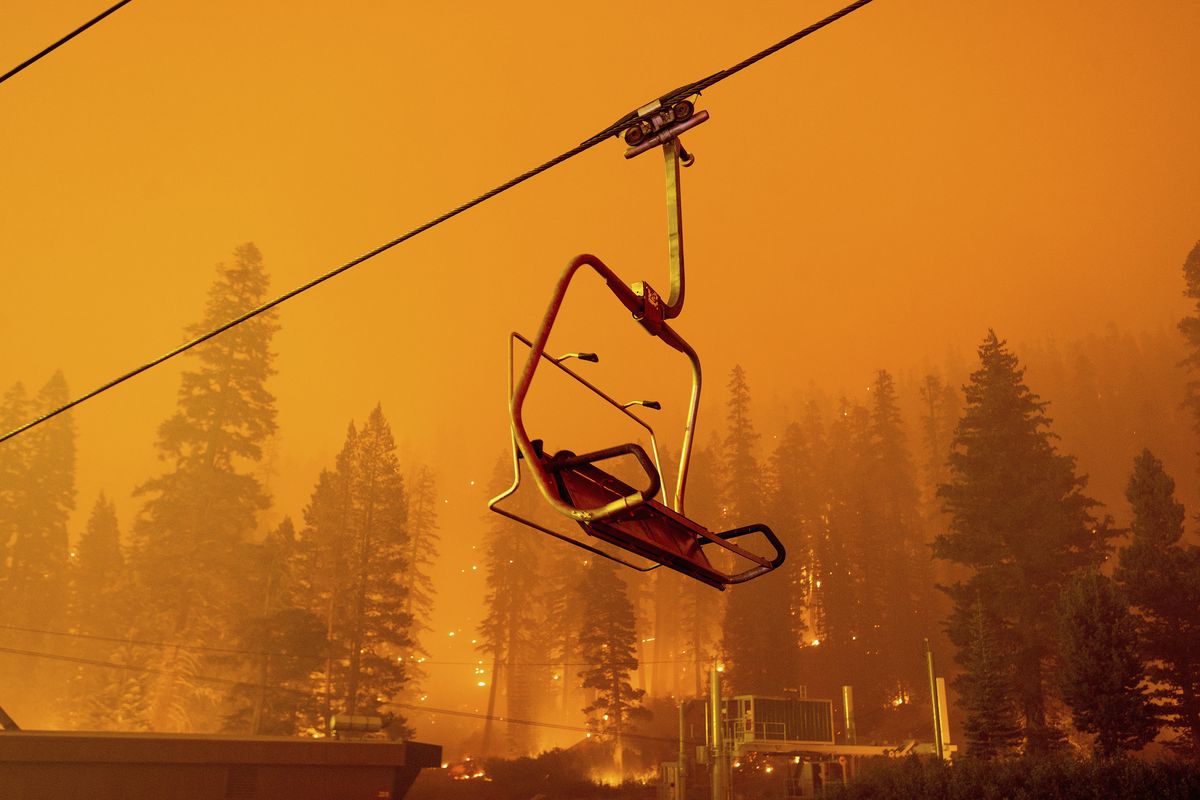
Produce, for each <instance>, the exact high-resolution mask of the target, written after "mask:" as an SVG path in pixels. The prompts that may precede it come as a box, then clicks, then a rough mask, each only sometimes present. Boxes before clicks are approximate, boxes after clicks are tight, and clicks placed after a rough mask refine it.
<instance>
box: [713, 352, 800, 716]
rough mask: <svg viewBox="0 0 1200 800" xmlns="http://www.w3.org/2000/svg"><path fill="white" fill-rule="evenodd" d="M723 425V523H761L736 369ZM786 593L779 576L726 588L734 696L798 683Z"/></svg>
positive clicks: (758, 472) (745, 387)
mask: <svg viewBox="0 0 1200 800" xmlns="http://www.w3.org/2000/svg"><path fill="white" fill-rule="evenodd" d="M726 424H727V430H726V435H725V448H724V449H725V457H726V462H725V479H726V484H725V490H724V492H723V493H722V499H723V500H724V510H725V523H726V525H731V524H734V525H746V524H750V523H751V522H755V521H759V520H761V519H762V514H763V506H764V500H765V496H764V494H765V493H764V491H763V487H764V484H765V483H766V481H765V480H764V477H765V476H764V474H763V471H762V469H761V468H760V466H759V462H758V458H757V457H756V456H755V453H754V448H755V443H756V442H757V441H758V438H759V437H758V433H757V432H756V431H755V429H754V423H753V420H752V417H751V414H750V387H749V384H748V382H747V380H746V373H745V371H744V370H743V369H742V368H741V367H740V366H735V367H734V368H733V371H732V373H731V374H730V378H729V410H728V414H727V416H726ZM784 535H785V536H787V537H788V538H792V537H791V534H790V533H787V534H784ZM788 589H789V587H788V580H787V577H786V576H781V575H778V574H776V575H772V576H768V577H766V578H760V579H759V580H756V581H752V582H750V583H745V584H739V585H737V586H733V587H730V589H729V591H728V600H727V602H726V606H725V623H724V636H723V647H724V650H725V653H726V657H727V659H728V667H727V672H728V674H727V680H728V681H729V685H730V686H731V687H733V690H734V691H735V692H738V693H750V692H753V693H757V694H778V693H780V692H782V691H783V689H784V688H785V687H789V686H795V685H796V683H797V682H798V681H797V675H798V673H799V667H798V664H797V659H798V655H799V652H798V642H797V630H796V619H795V618H794V617H793V615H792V610H793V606H792V602H791V600H790V597H789V590H788Z"/></svg>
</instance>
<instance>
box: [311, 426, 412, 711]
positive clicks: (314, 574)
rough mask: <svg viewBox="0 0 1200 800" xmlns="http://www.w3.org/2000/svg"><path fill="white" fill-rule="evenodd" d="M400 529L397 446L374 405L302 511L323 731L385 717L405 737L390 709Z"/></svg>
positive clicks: (401, 631)
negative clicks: (349, 719)
mask: <svg viewBox="0 0 1200 800" xmlns="http://www.w3.org/2000/svg"><path fill="white" fill-rule="evenodd" d="M407 520H408V497H407V493H406V492H405V487H404V479H403V477H402V476H401V474H400V465H399V461H398V459H397V457H396V443H395V440H394V438H393V437H392V430H391V426H390V425H389V424H388V421H387V419H386V417H384V414H383V409H382V408H381V407H380V406H378V405H377V406H375V408H374V409H373V410H372V411H371V413H370V415H369V416H368V417H367V421H366V422H365V423H364V424H363V426H362V430H361V431H359V430H357V429H356V428H355V426H354V424H353V423H351V425H350V426H349V429H348V430H347V433H346V442H345V444H344V445H343V447H342V451H341V453H339V454H338V457H337V461H336V467H335V469H334V470H333V471H332V472H330V471H328V470H326V471H324V472H323V473H322V474H321V477H320V479H319V480H318V482H317V486H316V489H315V490H314V492H313V496H312V499H311V500H310V502H309V506H308V508H307V509H306V510H305V523H306V526H305V529H304V531H303V534H302V537H301V542H302V547H303V549H304V559H303V576H302V581H303V584H304V585H305V586H307V587H309V591H308V597H309V605H308V609H309V610H310V611H311V612H312V613H313V614H314V615H315V616H316V617H318V618H320V619H323V620H324V623H325V630H326V640H327V642H326V648H327V652H328V655H327V659H326V667H325V675H324V676H323V677H324V687H323V689H322V690H320V692H321V694H322V695H323V697H322V699H323V702H324V705H325V707H326V718H327V719H326V723H327V724H328V718H329V717H330V716H332V715H334V714H340V713H345V714H350V715H354V714H367V715H373V716H385V715H386V716H387V717H389V718H391V719H393V720H394V721H393V722H392V723H391V730H393V731H394V732H396V733H397V734H403V733H405V732H406V729H405V724H404V718H403V716H401V715H399V714H397V713H396V712H395V706H392V705H391V704H392V702H393V701H394V700H395V699H396V697H397V696H398V695H399V693H400V692H401V691H402V690H403V688H404V684H405V681H406V680H407V673H406V668H405V665H404V662H403V656H404V654H405V653H406V652H408V651H409V648H411V645H412V642H411V640H410V638H409V629H410V626H411V624H412V619H411V618H410V617H409V615H408V614H407V612H406V611H405V607H406V602H407V594H408V590H407V581H406V573H407V569H408V564H407V562H406V560H405V551H406V548H407V545H408V533H407V528H406V525H407Z"/></svg>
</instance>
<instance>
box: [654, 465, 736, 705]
mask: <svg viewBox="0 0 1200 800" xmlns="http://www.w3.org/2000/svg"><path fill="white" fill-rule="evenodd" d="M688 475H689V477H688V487H687V508H686V509H685V510H686V511H687V514H688V516H689V517H690V518H691V519H694V520H696V521H697V522H699V523H700V524H701V525H704V526H705V527H707V528H708V529H709V530H719V529H720V526H721V524H722V513H721V491H720V484H721V478H722V470H721V458H720V456H719V454H718V452H717V450H716V449H715V448H713V447H712V446H709V447H705V448H703V449H701V450H699V451H697V452H695V453H694V454H693V456H692V464H691V469H690V471H689V472H688ZM707 549H708V550H711V549H712V548H707ZM660 571H661V570H660ZM680 580H681V581H683V583H682V584H681V588H680V595H681V603H682V605H681V609H682V613H681V614H679V615H678V616H679V617H680V618H681V622H682V625H683V631H682V632H681V636H682V637H683V639H684V642H685V645H684V648H683V649H684V650H685V655H686V657H687V659H686V660H687V661H688V668H689V671H690V673H691V686H690V688H691V690H692V692H693V694H694V695H696V696H698V697H699V696H702V695H703V694H704V692H705V688H704V680H705V674H706V673H705V665H707V664H708V663H709V661H710V660H711V658H712V655H713V651H715V649H716V645H715V641H714V640H715V639H716V638H717V635H718V630H717V628H718V625H719V623H720V622H721V614H720V608H721V606H720V604H719V603H718V602H714V599H713V590H712V589H711V588H710V587H708V586H705V585H704V584H703V583H700V582H699V581H695V580H691V579H690V578H684V577H683V576H680ZM685 685H686V684H685Z"/></svg>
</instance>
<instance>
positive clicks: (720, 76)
mask: <svg viewBox="0 0 1200 800" xmlns="http://www.w3.org/2000/svg"><path fill="white" fill-rule="evenodd" d="M871 1H872V0H857V2H855V3H852V4H851V5H848V6H846V7H845V8H843V9H841V10H840V11H837V12H835V13H833V14H830V15H829V16H828V17H826V18H825V19H823V20H821V21H820V22H815V23H813V24H812V25H809V26H808V27H807V28H805V29H803V30H801V31H797V32H796V33H794V34H792V35H791V36H789V37H787V38H786V39H783V40H782V41H780V42H776V43H775V44H773V45H771V46H770V47H768V48H767V49H765V50H762V51H760V52H758V53H755V54H754V55H752V56H750V57H749V58H747V59H746V60H744V61H741V62H739V63H737V64H735V65H734V66H732V67H729V68H728V69H723V70H721V71H720V72H714V73H713V74H712V75H709V76H708V77H707V78H704V79H702V80H699V81H696V82H695V83H689V84H687V85H686V86H681V87H679V88H678V89H675V90H674V91H672V92H668V93H667V94H665V95H663V96H662V97H661V98H660V102H661V103H662V104H663V105H664V106H665V105H669V104H671V103H673V102H675V101H677V100H680V99H682V98H684V97H690V96H692V95H694V94H697V93H698V92H700V91H702V90H704V89H707V88H709V87H710V86H713V85H714V84H717V83H719V82H720V81H723V80H725V79H726V78H728V77H730V76H732V75H735V74H736V73H738V72H741V71H742V70H744V69H745V68H746V67H749V66H750V65H752V64H755V63H757V62H759V61H761V60H762V59H764V58H766V57H767V56H769V55H771V54H772V53H775V52H778V51H779V50H782V49H783V48H785V47H787V46H788V45H790V44H794V43H796V42H798V41H800V40H801V39H803V38H805V37H806V36H809V35H811V34H813V33H815V32H816V31H819V30H820V29H821V28H824V27H825V26H827V25H830V24H832V23H834V22H836V21H838V20H839V19H841V18H842V17H844V16H846V15H847V14H849V13H851V12H853V11H856V10H858V9H859V8H862V7H863V6H865V5H867V4H868V3H870V2H871ZM124 2H129V0H124ZM89 24H90V23H89ZM635 119H637V112H636V111H631V112H629V113H628V114H626V115H624V116H623V117H621V118H620V119H618V120H617V121H616V122H614V123H612V124H611V125H609V126H608V127H606V128H604V129H603V130H601V131H600V132H599V133H596V134H595V135H593V136H591V137H590V138H588V139H585V140H584V141H583V142H581V143H580V144H578V145H576V146H575V147H572V148H571V149H570V150H567V151H566V152H565V153H562V154H560V155H558V156H555V157H554V158H552V159H550V160H549V161H546V162H545V163H543V164H540V165H539V166H536V167H534V168H533V169H531V170H528V171H527V172H523V173H521V174H520V175H518V176H517V177H515V178H512V179H511V180H509V181H506V182H505V183H502V184H500V185H499V186H496V187H495V188H493V189H490V190H489V191H487V192H484V193H483V194H481V195H479V196H477V197H475V198H473V199H471V200H468V201H467V202H465V203H463V204H462V205H460V206H458V207H457V208H454V209H452V210H450V211H447V212H446V213H445V214H442V215H441V216H439V217H436V218H434V219H432V220H430V221H429V222H426V223H425V224H424V225H420V226H418V227H416V228H413V229H412V230H410V231H408V232H407V233H405V234H403V235H401V236H398V237H396V238H395V239H393V240H391V241H390V242H387V243H386V244H382V245H380V246H379V247H376V248H375V249H374V250H371V251H370V252H368V253H364V254H363V255H361V256H359V257H358V258H356V259H354V260H352V261H347V262H346V263H345V264H342V265H341V266H340V267H337V268H335V269H332V270H330V271H329V272H326V273H325V274H324V275H321V276H319V277H316V278H313V279H312V280H311V281H309V282H308V283H305V284H303V285H301V286H297V287H296V288H295V289H292V290H291V291H289V292H286V293H285V294H281V295H280V296H279V297H276V298H275V299H274V300H270V301H268V302H266V303H263V304H262V305H260V306H258V307H257V308H254V309H251V310H249V311H247V312H246V313H244V314H242V315H241V316H239V317H236V318H234V319H231V320H230V321H229V322H226V323H225V324H224V325H221V326H220V327H218V328H214V329H213V330H211V331H208V332H207V333H204V334H201V335H200V336H197V337H196V338H195V339H192V340H191V341H188V342H184V343H183V344H181V345H179V346H178V347H176V348H175V349H174V350H171V351H169V352H167V353H164V354H163V355H161V356H159V357H158V358H155V359H153V360H152V361H147V362H146V363H145V364H142V365H141V366H140V367H135V368H134V369H131V370H130V371H129V372H126V373H125V374H123V375H120V376H118V377H116V378H113V379H112V380H110V381H108V382H107V383H105V384H103V385H101V386H98V387H97V388H95V389H93V390H92V391H90V392H88V393H87V394H85V395H83V396H81V397H77V398H76V399H74V400H71V401H70V402H68V403H65V404H63V405H61V406H59V407H58V408H55V409H54V410H52V411H49V412H47V413H45V414H43V415H41V416H40V417H37V418H35V419H33V420H30V421H29V422H27V423H25V424H24V425H21V426H20V427H18V428H15V429H13V430H11V431H9V432H8V433H6V434H4V435H3V436H0V443H3V442H6V441H8V440H9V439H12V438H13V437H15V436H19V435H20V434H22V433H24V432H25V431H27V430H29V429H30V428H33V427H35V426H37V425H40V424H42V423H43V422H46V421H47V420H50V419H53V418H54V417H56V416H58V415H59V414H61V413H63V412H64V411H68V410H70V409H72V408H74V407H75V406H77V405H79V404H80V403H83V402H85V401H87V400H90V399H92V398H93V397H95V396H96V395H99V394H102V393H104V392H106V391H108V390H109V389H112V388H113V387H115V386H117V385H119V384H122V383H124V382H125V381H127V380H129V379H130V378H133V377H136V376H137V375H140V374H141V373H143V372H145V371H146V370H148V369H151V368H153V367H156V366H158V365H159V364H161V363H163V362H164V361H168V360H170V359H172V358H174V357H175V356H178V355H181V354H183V353H186V352H187V351H188V350H191V349H192V348H193V347H195V346H196V345H198V344H203V343H204V342H207V341H208V340H209V339H211V338H213V337H214V336H218V335H220V334H222V333H224V332H225V331H227V330H229V329H230V328H234V327H236V326H238V325H241V324H242V323H243V322H246V321H248V320H250V319H253V318H254V317H257V316H258V315H259V314H262V313H264V312H266V311H270V310H271V309H272V308H274V307H275V306H277V305H279V304H280V303H283V302H285V301H287V300H291V299H292V298H293V297H295V296H296V295H299V294H303V293H304V292H307V291H308V290H309V289H312V288H313V287H314V286H318V285H320V284H322V283H324V282H325V281H327V280H329V279H330V278H333V277H336V276H337V275H341V274H342V273H343V272H345V271H346V270H348V269H351V268H352V267H357V266H358V265H359V264H362V263H363V262H364V261H368V260H370V259H372V258H374V257H375V256H377V255H380V254H381V253H384V252H386V251H388V250H391V249H392V248H393V247H395V246H396V245H398V244H402V243H404V242H406V241H408V240H409V239H411V238H413V237H414V236H417V235H419V234H422V233H424V232H425V231H427V230H429V229H430V228H433V227H435V226H437V225H440V224H442V223H443V222H445V221H446V220H449V219H451V218H453V217H457V216H458V215H459V214H461V213H462V212H464V211H466V210H468V209H471V208H474V207H475V206H477V205H479V204H480V203H482V202H484V201H485V200H490V199H492V198H493V197H495V196H496V195H498V194H500V193H502V192H506V191H508V190H509V189H511V188H513V187H514V186H517V185H518V184H521V183H524V182H525V181H527V180H529V179H530V178H532V177H534V176H535V175H539V174H541V173H543V172H545V171H546V170H548V169H551V168H552V167H556V166H558V165H559V164H561V163H562V162H564V161H566V160H567V159H570V158H574V157H575V156H577V155H579V154H580V153H582V152H584V151H585V150H590V149H591V148H593V147H595V146H596V145H598V144H599V143H600V142H602V141H604V140H605V139H607V138H608V137H610V136H616V135H618V134H620V133H621V132H622V131H623V130H624V129H625V127H626V126H628V124H629V123H630V122H632V121H633V120H635Z"/></svg>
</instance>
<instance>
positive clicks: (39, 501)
mask: <svg viewBox="0 0 1200 800" xmlns="http://www.w3.org/2000/svg"><path fill="white" fill-rule="evenodd" d="M19 397H20V390H19V389H17V390H15V391H14V393H13V397H12V398H11V401H12V403H13V407H14V408H16V407H19ZM68 399H69V397H68V391H67V383H66V380H65V379H64V378H63V375H62V372H56V373H55V374H54V375H53V376H52V377H51V378H50V380H49V381H47V383H46V385H45V386H43V387H42V389H41V391H40V392H38V394H37V397H36V398H35V399H34V401H33V402H32V404H31V406H32V407H33V408H34V409H38V410H46V409H51V408H54V407H56V406H59V405H62V404H63V403H65V402H66V401H67V400H68ZM6 405H7V403H6ZM22 438H24V439H26V442H24V443H23V444H24V453H22V449H21V448H17V449H15V450H14V451H13V454H12V456H11V457H10V463H8V464H6V465H4V466H3V467H0V468H3V469H5V470H6V471H12V472H13V475H12V477H13V479H14V480H13V484H11V485H10V487H9V488H8V489H7V491H5V493H4V494H5V495H7V499H6V501H5V505H6V506H8V508H7V509H6V510H4V511H2V512H0V516H6V517H8V521H7V522H6V523H0V524H5V525H6V526H11V533H10V539H9V546H8V571H7V575H6V578H5V582H4V593H3V595H2V596H0V609H2V613H3V616H4V618H5V619H7V620H8V621H9V622H10V624H16V625H19V626H29V627H37V628H61V626H62V625H63V624H64V623H65V621H66V613H67V591H68V583H67V582H68V577H67V561H68V556H69V546H68V541H67V538H68V537H67V521H68V519H69V518H70V515H71V512H72V511H73V510H74V508H75V425H74V422H73V420H72V419H71V417H70V416H69V415H64V416H60V417H58V418H56V419H54V420H51V421H50V422H47V423H45V424H43V425H41V426H39V427H37V428H34V429H33V430H31V431H29V432H28V433H27V434H25V435H24V436H23V437H22Z"/></svg>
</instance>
